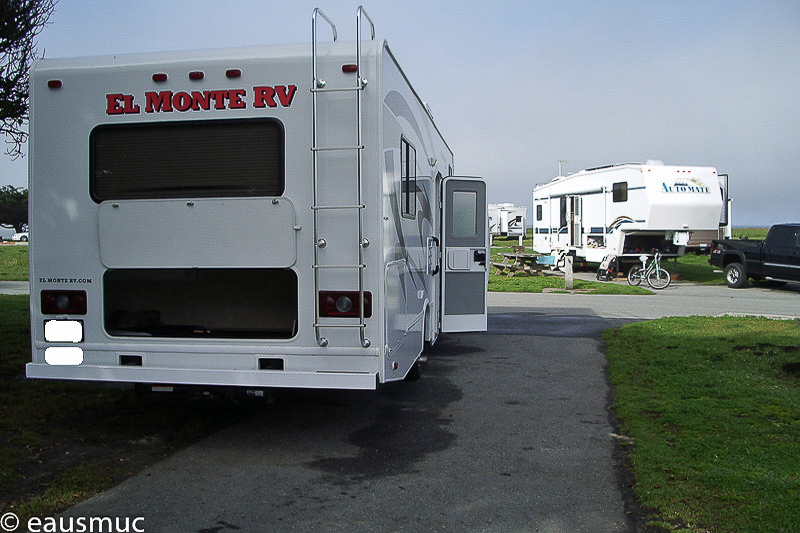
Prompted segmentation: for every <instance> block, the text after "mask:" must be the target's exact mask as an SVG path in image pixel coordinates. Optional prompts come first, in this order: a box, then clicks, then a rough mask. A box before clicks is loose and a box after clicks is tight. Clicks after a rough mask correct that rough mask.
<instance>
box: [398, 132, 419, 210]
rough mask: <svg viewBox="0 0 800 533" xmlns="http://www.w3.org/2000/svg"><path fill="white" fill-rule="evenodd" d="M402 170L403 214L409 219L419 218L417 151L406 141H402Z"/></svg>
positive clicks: (401, 200)
mask: <svg viewBox="0 0 800 533" xmlns="http://www.w3.org/2000/svg"><path fill="white" fill-rule="evenodd" d="M400 170H401V177H400V179H401V180H402V186H401V189H402V191H401V192H402V195H401V196H402V197H401V199H400V202H401V203H402V204H403V205H402V209H401V211H402V214H403V216H404V217H407V218H416V216H417V151H416V150H415V149H414V147H413V146H411V144H409V143H408V141H406V140H405V139H400Z"/></svg>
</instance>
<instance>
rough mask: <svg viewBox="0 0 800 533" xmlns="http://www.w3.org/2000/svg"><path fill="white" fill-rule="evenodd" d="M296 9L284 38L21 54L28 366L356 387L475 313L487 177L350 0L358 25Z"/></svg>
mask: <svg viewBox="0 0 800 533" xmlns="http://www.w3.org/2000/svg"><path fill="white" fill-rule="evenodd" d="M312 20H313V28H312V42H311V43H309V44H307V45H304V46H275V47H253V48H245V49H225V50H211V51H202V52H180V53H159V54H146V55H128V56H122V55H119V56H108V57H96V58H82V59H53V60H50V59H48V60H41V61H39V62H37V63H36V65H35V67H34V69H33V74H32V83H31V157H30V169H29V170H30V209H31V225H32V227H34V228H35V233H36V238H34V239H32V240H31V311H32V313H31V315H32V316H31V326H32V327H31V330H32V341H33V361H32V362H31V363H29V364H28V365H27V375H28V377H31V378H46V379H70V380H95V381H114V382H132V383H140V384H148V385H165V386H168V387H169V386H175V385H201V386H236V387H246V388H253V389H258V388H267V387H301V388H345V389H374V388H376V386H377V384H379V383H384V382H390V381H396V380H400V379H403V378H404V377H406V376H407V375H409V373H412V374H415V373H416V371H417V368H418V367H415V364H417V362H418V359H419V357H420V353H421V352H422V349H423V346H424V345H425V343H433V342H434V341H436V339H437V336H438V335H439V333H440V332H451V331H470V330H475V331H481V330H485V329H486V284H487V277H488V271H487V267H486V259H487V246H488V231H487V228H486V226H485V221H486V188H485V183H484V182H483V181H482V180H480V179H477V178H458V177H452V176H451V175H452V173H453V156H452V153H451V151H450V149H449V148H448V146H447V144H446V143H445V141H444V139H443V137H442V136H441V134H440V133H439V130H438V129H437V127H436V125H435V124H434V122H433V120H432V118H431V116H430V114H429V111H427V110H426V107H425V105H424V104H423V103H422V101H421V100H420V98H419V97H418V95H417V94H416V92H415V91H414V89H413V88H412V87H411V85H410V84H409V82H408V80H407V78H406V76H405V75H404V73H403V71H402V70H401V69H400V67H399V66H398V65H397V62H396V61H395V59H394V56H393V55H392V53H391V51H390V50H389V48H388V46H387V45H386V43H385V42H380V41H375V40H374V26H373V25H372V22H371V21H370V20H369V17H368V16H367V14H366V13H365V12H364V11H363V10H362V9H361V8H359V10H358V15H357V20H358V24H357V26H358V27H357V35H358V37H357V40H356V42H350V43H342V42H340V41H339V40H338V39H337V34H336V28H335V26H334V25H333V23H331V22H330V20H329V19H328V18H327V17H326V16H325V15H324V14H323V13H322V12H321V11H319V10H315V11H314V16H313V19H312ZM323 21H324V22H327V23H329V24H330V28H329V27H328V26H327V25H326V26H324V30H325V32H326V34H328V35H331V33H332V36H333V42H327V43H318V39H317V25H318V24H319V23H321V22H323ZM364 21H366V22H367V23H368V24H369V26H365V29H366V30H367V31H371V34H372V37H373V39H372V40H370V39H368V38H367V39H362V38H361V33H362V28H361V26H362V23H363V22H364ZM322 29H323V28H322V27H321V28H320V30H322ZM328 32H331V33H328ZM367 37H369V36H367Z"/></svg>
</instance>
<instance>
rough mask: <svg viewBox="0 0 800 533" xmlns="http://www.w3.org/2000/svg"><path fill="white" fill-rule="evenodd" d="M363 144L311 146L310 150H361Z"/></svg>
mask: <svg viewBox="0 0 800 533" xmlns="http://www.w3.org/2000/svg"><path fill="white" fill-rule="evenodd" d="M363 149H364V145H361V146H312V147H311V151H312V152H335V151H340V150H363Z"/></svg>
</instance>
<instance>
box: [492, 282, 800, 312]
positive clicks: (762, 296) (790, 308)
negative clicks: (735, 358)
mask: <svg viewBox="0 0 800 533" xmlns="http://www.w3.org/2000/svg"><path fill="white" fill-rule="evenodd" d="M489 305H490V306H493V307H494V308H495V310H496V311H501V310H517V311H518V310H520V309H526V310H534V311H537V312H542V313H545V314H550V315H552V314H554V313H555V314H558V313H562V312H567V313H568V314H571V315H588V316H596V317H604V318H626V319H651V318H660V317H664V316H691V315H704V316H719V315H725V314H732V315H740V314H745V315H760V316H774V317H779V318H796V317H800V283H790V284H787V285H786V286H785V287H781V288H766V287H760V286H758V287H756V286H752V287H748V288H746V289H729V288H728V287H725V286H720V285H699V284H694V283H673V284H672V285H670V286H669V287H667V288H666V289H664V290H661V291H654V294H652V295H649V296H619V295H608V296H605V295H599V294H596V295H592V294H569V295H566V294H525V293H490V294H489Z"/></svg>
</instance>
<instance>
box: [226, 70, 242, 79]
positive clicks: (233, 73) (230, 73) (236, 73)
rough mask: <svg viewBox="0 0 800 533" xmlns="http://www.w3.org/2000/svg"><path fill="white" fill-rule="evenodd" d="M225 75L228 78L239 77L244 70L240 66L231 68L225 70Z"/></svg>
mask: <svg viewBox="0 0 800 533" xmlns="http://www.w3.org/2000/svg"><path fill="white" fill-rule="evenodd" d="M225 76H227V77H228V78H239V77H241V76H242V71H241V70H240V69H238V68H229V69H228V70H226V71H225Z"/></svg>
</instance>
